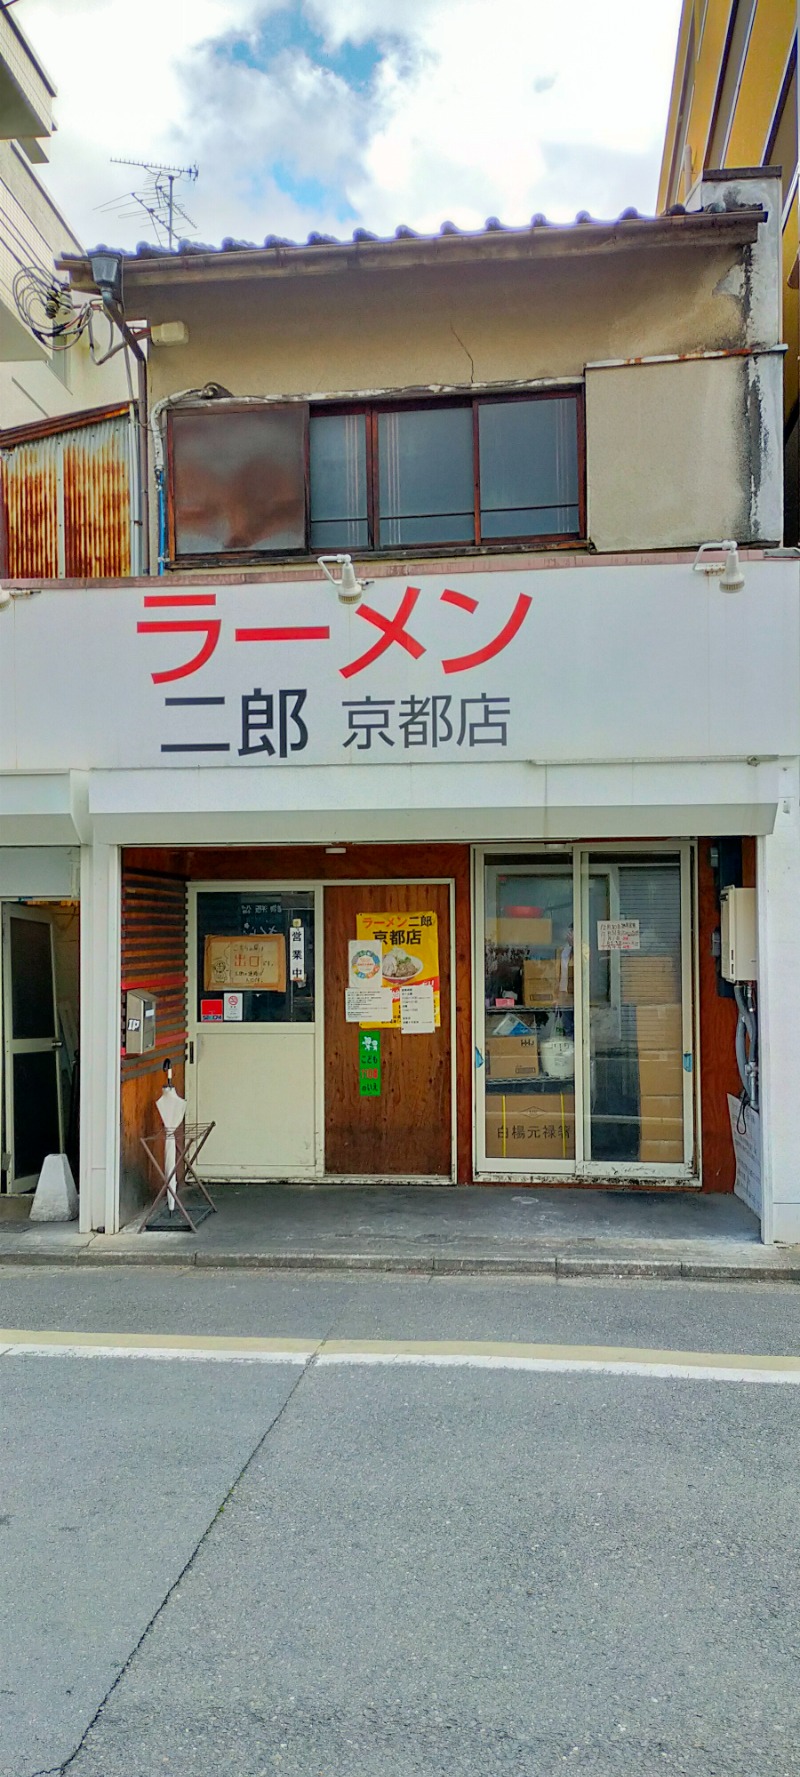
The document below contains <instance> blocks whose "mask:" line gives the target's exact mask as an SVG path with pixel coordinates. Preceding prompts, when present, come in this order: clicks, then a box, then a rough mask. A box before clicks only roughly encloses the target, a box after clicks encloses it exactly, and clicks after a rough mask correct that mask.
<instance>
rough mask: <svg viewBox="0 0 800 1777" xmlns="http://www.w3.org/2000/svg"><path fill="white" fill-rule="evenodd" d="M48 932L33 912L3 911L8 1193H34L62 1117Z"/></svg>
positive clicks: (56, 1143)
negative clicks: (8, 1159)
mask: <svg viewBox="0 0 800 1777" xmlns="http://www.w3.org/2000/svg"><path fill="white" fill-rule="evenodd" d="M57 1018H58V1013H57V1007H56V982H55V960H54V953H53V927H52V922H51V919H50V915H49V913H47V912H46V911H45V910H44V909H43V908H39V907H24V906H6V907H4V908H3V1061H4V1068H3V1073H4V1078H5V1129H6V1141H5V1146H6V1148H7V1150H8V1153H9V1155H10V1166H9V1171H8V1189H9V1191H13V1192H20V1191H32V1190H34V1189H35V1186H36V1183H37V1180H38V1177H39V1173H40V1171H41V1168H42V1162H43V1160H44V1159H45V1156H46V1155H47V1154H58V1153H61V1151H62V1149H63V1145H64V1141H63V1114H62V1107H61V1062H60V1056H59V1050H60V1048H61V1043H60V1040H59V1036H58V1022H57Z"/></svg>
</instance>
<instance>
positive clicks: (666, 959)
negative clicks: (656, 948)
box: [619, 952, 680, 1006]
mask: <svg viewBox="0 0 800 1777" xmlns="http://www.w3.org/2000/svg"><path fill="white" fill-rule="evenodd" d="M619 979H620V988H621V991H622V1003H623V1005H625V1006H668V1005H674V1004H675V1001H676V1000H677V998H678V996H679V993H680V982H679V980H678V970H677V964H676V962H675V959H674V957H671V956H639V955H637V954H636V953H635V952H627V953H626V954H625V955H623V956H621V957H620V959H619Z"/></svg>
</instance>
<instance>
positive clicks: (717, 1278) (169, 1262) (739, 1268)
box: [0, 1246, 800, 1284]
mask: <svg viewBox="0 0 800 1777" xmlns="http://www.w3.org/2000/svg"><path fill="white" fill-rule="evenodd" d="M15 1265H16V1266H22V1267H27V1266H37V1267H39V1266H50V1267H51V1268H52V1269H54V1270H56V1269H59V1268H62V1267H64V1266H69V1267H82V1266H87V1267H91V1268H92V1269H93V1270H96V1269H102V1268H103V1267H104V1266H108V1267H112V1268H114V1267H118V1266H120V1265H122V1266H126V1265H130V1266H133V1267H137V1268H141V1267H142V1266H144V1267H147V1268H150V1269H169V1270H172V1271H185V1270H189V1269H192V1268H194V1269H197V1270H201V1271H230V1270H242V1271H309V1272H311V1271H314V1272H321V1273H328V1274H338V1275H340V1276H341V1275H347V1274H348V1273H351V1274H352V1273H355V1272H362V1273H394V1274H395V1275H400V1276H408V1277H434V1276H435V1277H507V1278H515V1277H516V1278H530V1277H534V1278H552V1279H553V1280H554V1281H557V1280H559V1279H563V1280H565V1281H566V1280H569V1279H573V1280H574V1279H580V1278H598V1279H600V1278H608V1279H613V1278H616V1279H619V1280H622V1281H624V1280H625V1279H629V1280H631V1281H636V1280H637V1279H641V1280H644V1281H646V1280H648V1279H650V1280H652V1281H659V1280H660V1281H662V1282H673V1283H675V1282H686V1283H690V1282H695V1283H787V1284H800V1258H795V1257H792V1258H791V1259H790V1258H787V1259H786V1260H780V1259H779V1260H778V1261H777V1262H775V1263H768V1262H766V1261H764V1260H763V1259H754V1260H753V1261H752V1262H750V1261H746V1260H745V1261H743V1262H741V1263H738V1264H737V1263H735V1262H732V1261H731V1260H730V1259H713V1258H702V1259H700V1258H696V1259H695V1258H689V1259H687V1258H683V1259H679V1258H675V1259H671V1258H663V1259H662V1258H655V1259H638V1258H634V1257H630V1258H627V1257H623V1256H620V1257H617V1258H614V1257H612V1256H610V1255H589V1254H586V1255H585V1256H584V1255H578V1256H576V1255H574V1254H569V1253H554V1252H550V1253H544V1252H543V1253H539V1254H537V1255H535V1256H534V1255H531V1256H523V1255H521V1254H520V1255H518V1256H516V1255H505V1256H500V1255H490V1254H484V1255H481V1254H475V1255H469V1254H463V1255H453V1256H452V1257H451V1256H449V1255H443V1254H437V1253H419V1254H413V1253H326V1252H289V1253H287V1252H272V1253H270V1252H261V1253H253V1252H240V1253H236V1252H228V1253H225V1252H222V1253H214V1252H197V1251H196V1250H195V1251H193V1252H186V1253H183V1254H181V1253H180V1252H179V1251H169V1250H165V1249H164V1248H163V1247H162V1248H158V1249H155V1250H154V1249H151V1250H149V1251H148V1249H147V1248H146V1247H145V1248H144V1250H143V1251H140V1252H139V1251H134V1250H131V1249H130V1248H127V1249H125V1250H124V1251H120V1252H114V1251H113V1249H111V1248H103V1249H102V1250H101V1251H99V1252H98V1251H97V1250H96V1248H94V1247H93V1246H88V1247H81V1248H80V1249H79V1250H78V1251H77V1252H75V1251H73V1252H69V1251H65V1252H59V1251H50V1252H47V1251H43V1250H42V1249H41V1248H39V1249H35V1250H33V1251H30V1252H25V1251H24V1250H20V1249H18V1250H17V1251H15V1252H0V1267H2V1266H15Z"/></svg>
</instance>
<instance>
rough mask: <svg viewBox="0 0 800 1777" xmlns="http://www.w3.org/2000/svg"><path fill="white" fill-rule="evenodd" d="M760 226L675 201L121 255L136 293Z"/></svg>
mask: <svg viewBox="0 0 800 1777" xmlns="http://www.w3.org/2000/svg"><path fill="white" fill-rule="evenodd" d="M765 221H766V211H764V210H763V209H762V208H761V206H760V205H757V204H756V205H748V206H746V207H739V208H729V207H727V206H724V205H722V204H719V205H713V206H709V207H708V208H706V209H703V210H692V211H687V210H684V209H683V207H682V206H680V205H676V206H675V208H674V209H673V210H672V211H671V212H669V213H668V214H667V215H665V216H640V215H639V214H638V212H637V211H635V210H624V211H623V213H622V215H621V216H620V217H618V218H617V220H616V221H615V222H598V221H596V220H595V219H594V218H593V217H590V216H589V215H588V214H586V212H581V214H580V215H579V216H578V217H577V218H576V220H575V222H573V223H568V224H561V223H554V222H548V221H547V218H546V217H545V216H534V217H533V218H532V221H531V223H530V226H529V227H527V228H506V227H504V226H503V224H502V223H500V222H499V221H497V219H496V218H495V217H491V218H490V219H489V221H488V222H487V224H486V227H485V228H484V229H481V230H478V231H475V232H470V231H467V230H461V229H458V228H456V226H455V224H454V223H452V222H444V223H442V227H441V229H440V230H439V233H438V234H436V235H421V234H417V233H416V232H415V231H414V230H413V229H411V228H407V227H405V226H401V227H400V228H398V229H397V230H396V232H395V234H394V235H393V236H389V237H388V238H382V237H380V236H378V235H374V234H370V233H369V231H368V230H367V229H364V228H357V229H356V230H355V231H354V234H353V237H352V240H350V241H340V240H337V239H335V238H334V237H333V236H330V235H322V234H316V233H314V234H310V235H309V237H308V240H307V241H306V242H305V243H303V244H301V243H298V242H296V241H289V240H284V239H282V238H281V237H279V236H277V235H267V237H266V240H265V241H264V242H263V243H262V244H261V245H260V246H259V245H257V244H256V243H255V242H252V241H240V240H233V239H231V238H228V239H226V240H224V241H223V242H222V245H221V246H220V247H211V246H207V245H205V244H204V243H202V242H197V241H181V242H180V243H179V245H178V247H177V248H175V249H173V250H172V251H165V250H164V249H163V248H162V247H153V246H150V245H148V244H147V243H145V242H143V243H140V245H139V247H138V248H137V249H136V251H135V253H125V254H124V255H123V257H124V266H125V272H124V275H125V285H126V289H127V290H128V291H129V292H134V291H137V290H142V291H143V290H145V289H147V288H148V287H150V288H152V287H154V286H156V285H161V284H163V283H165V282H169V283H170V284H174V283H187V282H189V283H197V282H203V283H205V282H207V281H209V280H212V281H214V282H216V281H218V280H222V279H225V280H226V281H227V280H229V279H236V278H251V277H253V276H257V277H261V276H264V277H275V276H279V277H283V278H285V277H298V276H306V275H312V274H314V273H324V274H327V275H329V274H331V273H341V272H349V271H352V270H355V269H358V270H362V271H399V270H401V269H403V268H404V267H413V266H418V265H428V266H443V265H453V264H465V263H471V264H480V263H485V264H502V263H504V262H505V263H508V262H512V261H514V262H521V261H525V260H531V259H540V258H556V257H558V258H560V257H566V256H571V255H587V254H598V253H609V252H615V251H619V250H620V249H623V250H624V249H627V250H629V249H630V248H632V247H679V246H695V245H697V246H700V245H704V244H705V245H707V244H708V243H709V242H710V241H711V240H713V239H715V238H716V239H720V238H724V240H725V241H726V242H729V243H730V244H731V245H742V246H744V245H748V244H750V243H752V242H753V241H755V240H756V238H757V234H758V228H759V225H760V224H761V223H762V222H765ZM58 269H59V271H65V272H67V273H69V275H70V277H71V280H72V283H73V285H74V286H75V288H76V289H78V290H93V289H94V284H93V282H92V277H91V270H90V266H89V260H88V258H84V257H82V256H74V257H73V256H71V255H66V254H65V255H64V256H63V257H62V258H61V259H60V260H59V261H58Z"/></svg>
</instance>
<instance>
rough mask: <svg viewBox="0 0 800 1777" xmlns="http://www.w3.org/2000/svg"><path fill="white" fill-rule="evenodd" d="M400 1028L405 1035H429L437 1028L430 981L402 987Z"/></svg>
mask: <svg viewBox="0 0 800 1777" xmlns="http://www.w3.org/2000/svg"><path fill="white" fill-rule="evenodd" d="M400 1029H401V1031H402V1032H403V1036H404V1037H405V1036H415V1035H416V1036H427V1035H429V1034H430V1032H431V1031H434V1030H435V1029H436V1024H435V1014H434V1010H433V987H432V986H431V983H430V981H421V982H420V984H419V986H417V985H415V984H414V983H412V985H411V986H410V987H401V989H400Z"/></svg>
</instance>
